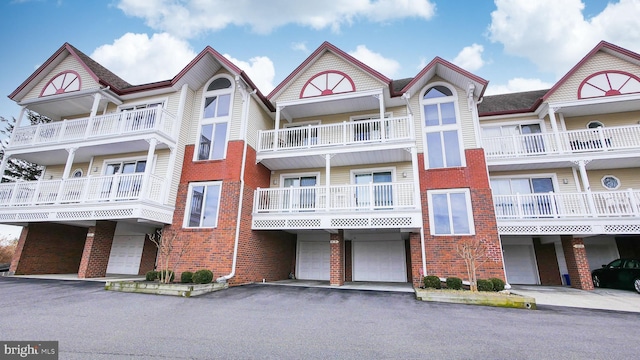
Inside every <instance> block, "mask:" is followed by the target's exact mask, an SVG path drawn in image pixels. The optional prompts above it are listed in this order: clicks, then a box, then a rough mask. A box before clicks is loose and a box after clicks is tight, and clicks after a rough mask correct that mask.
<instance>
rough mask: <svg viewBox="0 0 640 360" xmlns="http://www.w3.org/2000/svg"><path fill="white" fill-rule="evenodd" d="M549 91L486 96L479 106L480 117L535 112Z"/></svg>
mask: <svg viewBox="0 0 640 360" xmlns="http://www.w3.org/2000/svg"><path fill="white" fill-rule="evenodd" d="M548 91H549V90H534V91H523V92H518V93H510V94H500V95H490V96H485V97H484V98H483V99H482V102H481V103H480V104H478V115H479V116H492V115H508V114H517V113H527V112H534V111H535V110H536V109H537V108H538V106H540V104H541V103H542V98H543V97H544V96H545V94H546V93H547V92H548Z"/></svg>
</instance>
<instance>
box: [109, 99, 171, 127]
mask: <svg viewBox="0 0 640 360" xmlns="http://www.w3.org/2000/svg"><path fill="white" fill-rule="evenodd" d="M162 107H164V102H163V101H157V102H150V103H144V104H136V105H126V106H120V111H127V112H129V111H135V112H134V113H132V114H127V115H126V116H125V121H126V124H125V130H126V131H136V130H146V129H153V128H154V127H155V126H156V115H157V113H158V110H159V109H161V108H162ZM145 109H147V110H145Z"/></svg>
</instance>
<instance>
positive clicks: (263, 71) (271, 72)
mask: <svg viewBox="0 0 640 360" xmlns="http://www.w3.org/2000/svg"><path fill="white" fill-rule="evenodd" d="M223 56H224V57H225V58H227V59H229V61H231V62H232V63H234V64H235V65H236V66H237V67H239V68H240V69H242V70H244V72H246V73H247V75H249V78H251V81H253V83H254V84H256V86H257V87H258V89H259V90H260V91H261V92H262V93H263V94H265V95H266V94H268V93H269V92H270V91H271V90H273V88H274V86H273V78H274V77H275V74H276V70H275V67H274V66H273V61H271V59H269V58H268V57H266V56H256V57H252V58H251V59H249V61H248V62H247V61H242V60H238V59H235V58H233V57H231V56H230V55H229V54H224V55H223Z"/></svg>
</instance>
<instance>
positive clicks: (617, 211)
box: [493, 189, 640, 220]
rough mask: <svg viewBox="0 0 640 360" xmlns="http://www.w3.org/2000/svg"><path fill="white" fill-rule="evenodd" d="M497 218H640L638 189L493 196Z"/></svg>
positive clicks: (639, 191) (639, 194)
mask: <svg viewBox="0 0 640 360" xmlns="http://www.w3.org/2000/svg"><path fill="white" fill-rule="evenodd" d="M493 203H494V206H495V212H496V217H497V218H498V219H505V220H506V219H536V218H538V219H544V218H577V217H594V218H602V217H630V216H635V217H640V190H634V189H629V190H626V191H607V192H591V193H588V192H579V193H542V194H516V195H494V196H493Z"/></svg>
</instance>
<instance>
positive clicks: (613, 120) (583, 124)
mask: <svg viewBox="0 0 640 360" xmlns="http://www.w3.org/2000/svg"><path fill="white" fill-rule="evenodd" d="M564 120H565V124H566V126H567V130H584V129H586V128H587V124H589V122H590V121H599V122H601V123H602V124H604V126H605V127H614V126H630V125H638V121H640V111H632V112H624V113H608V114H601V115H588V116H578V117H572V118H565V119H564Z"/></svg>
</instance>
